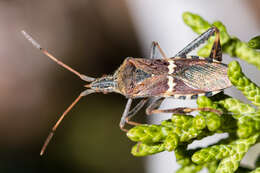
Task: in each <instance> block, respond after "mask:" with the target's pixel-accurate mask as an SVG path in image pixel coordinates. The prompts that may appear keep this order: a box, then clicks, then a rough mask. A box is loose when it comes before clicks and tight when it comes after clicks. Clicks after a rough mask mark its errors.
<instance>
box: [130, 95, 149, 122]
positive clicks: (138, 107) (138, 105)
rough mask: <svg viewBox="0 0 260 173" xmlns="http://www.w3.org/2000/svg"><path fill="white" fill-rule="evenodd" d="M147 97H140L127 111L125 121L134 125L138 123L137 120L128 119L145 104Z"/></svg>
mask: <svg viewBox="0 0 260 173" xmlns="http://www.w3.org/2000/svg"><path fill="white" fill-rule="evenodd" d="M148 99H149V98H145V99H142V100H141V101H140V102H139V103H138V104H137V105H136V106H135V107H134V108H133V109H132V110H131V111H129V113H128V115H127V117H126V119H125V120H126V123H128V124H131V125H134V126H136V125H140V124H139V123H137V122H134V121H130V119H131V118H133V117H134V116H135V115H136V113H137V112H138V111H139V110H140V109H141V108H142V107H143V106H144V105H145V103H146V102H147V101H148Z"/></svg>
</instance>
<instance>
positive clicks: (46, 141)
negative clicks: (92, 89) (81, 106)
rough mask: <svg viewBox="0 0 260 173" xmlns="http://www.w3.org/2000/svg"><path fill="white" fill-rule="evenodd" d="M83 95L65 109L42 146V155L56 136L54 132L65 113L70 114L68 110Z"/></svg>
mask: <svg viewBox="0 0 260 173" xmlns="http://www.w3.org/2000/svg"><path fill="white" fill-rule="evenodd" d="M81 97H82V95H81V94H80V95H79V96H78V97H77V98H76V99H75V100H74V101H73V102H72V104H71V105H70V106H69V107H68V108H67V109H66V110H65V111H64V113H63V114H62V115H61V116H60V118H59V120H58V121H57V122H56V124H55V125H54V126H53V127H52V130H51V132H50V133H49V135H48V137H47V138H46V140H45V142H44V144H43V146H42V149H41V152H40V155H41V156H42V155H43V154H44V151H45V150H46V148H47V146H48V144H49V143H50V141H51V139H52V137H53V136H54V133H55V131H56V129H57V128H58V126H59V124H60V123H61V121H62V120H63V118H64V117H65V115H67V114H68V112H69V111H70V110H71V108H73V106H75V105H76V104H77V103H78V101H79V100H80V99H81Z"/></svg>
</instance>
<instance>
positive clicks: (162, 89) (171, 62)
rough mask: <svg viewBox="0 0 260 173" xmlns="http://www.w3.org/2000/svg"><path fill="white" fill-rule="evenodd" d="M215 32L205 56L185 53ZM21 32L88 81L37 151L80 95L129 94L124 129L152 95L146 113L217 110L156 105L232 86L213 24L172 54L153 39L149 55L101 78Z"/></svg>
mask: <svg viewBox="0 0 260 173" xmlns="http://www.w3.org/2000/svg"><path fill="white" fill-rule="evenodd" d="M214 33H215V35H216V36H215V41H214V44H213V47H212V50H211V53H210V56H209V57H208V58H203V57H198V56H187V54H188V53H189V52H191V51H192V50H194V49H195V48H197V47H198V46H199V45H201V44H202V43H204V42H205V41H206V40H208V39H209V38H210V36H212V35H213V34H214ZM22 34H23V35H24V36H25V38H26V39H27V40H29V41H30V42H31V43H32V44H33V45H34V46H35V47H36V48H37V49H39V50H41V51H42V53H43V54H45V55H47V57H49V58H50V59H51V60H53V61H55V62H56V63H57V64H59V65H61V66H62V67H64V68H66V69H67V70H69V71H71V72H72V73H74V74H75V75H77V76H79V77H80V78H81V79H82V80H84V81H86V82H89V84H87V85H85V87H86V88H87V89H86V90H85V91H83V92H82V93H80V95H79V96H78V97H77V98H76V99H75V100H74V101H73V103H72V104H71V105H70V106H69V107H68V108H67V109H66V110H65V112H64V113H63V114H62V115H61V117H60V118H59V120H58V121H57V122H56V124H55V125H54V126H53V128H52V130H51V132H50V134H49V136H48V137H47V139H46V140H45V143H44V145H43V147H42V149H41V153H40V155H42V154H43V153H44V151H45V149H46V147H47V145H48V143H49V142H50V140H51V138H52V137H53V135H54V132H55V131H56V129H57V127H58V126H59V124H60V123H61V121H62V120H63V118H64V117H65V115H67V113H68V112H69V111H70V110H71V109H72V107H73V106H74V105H75V104H76V103H77V102H78V101H79V100H80V99H81V97H83V96H87V95H89V94H91V93H96V92H103V93H108V92H116V93H120V94H122V95H124V96H125V97H126V98H128V101H127V104H126V106H125V110H124V112H123V115H122V118H121V121H120V124H119V125H120V128H121V129H122V130H124V131H127V129H125V128H124V125H125V123H128V124H130V125H138V123H136V122H133V121H130V119H131V118H132V117H133V116H134V115H135V114H136V113H137V112H138V111H139V110H140V109H141V108H142V107H143V106H144V105H145V104H146V103H147V102H148V100H149V99H151V98H153V100H152V102H150V103H149V105H148V107H147V109H146V114H147V115H150V114H153V113H189V112H192V111H196V110H202V111H212V112H216V113H218V114H220V112H219V111H217V110H215V109H211V108H186V107H181V108H174V109H166V110H160V109H158V107H159V106H160V104H161V103H162V101H163V100H164V99H165V98H166V97H173V98H177V99H196V98H197V97H198V96H202V95H205V96H212V95H214V94H216V93H218V92H220V91H222V90H223V89H225V88H228V87H230V86H231V83H230V81H229V79H228V76H227V65H225V64H223V63H221V61H222V51H221V45H220V37H219V31H218V29H217V28H216V27H212V28H210V29H208V30H207V31H206V32H204V33H203V34H201V35H200V36H199V37H198V38H196V39H195V40H193V41H192V42H191V43H190V44H188V45H187V46H186V47H185V48H184V49H182V50H181V51H180V52H179V53H177V54H176V55H175V56H174V57H171V58H168V57H167V56H166V54H165V53H164V52H163V50H162V49H161V47H160V46H159V44H158V43H157V42H153V43H152V47H151V54H150V59H144V58H132V57H128V58H126V59H125V60H124V62H123V64H122V65H121V66H120V67H119V68H118V69H117V71H116V72H115V73H114V74H113V75H109V76H105V77H101V78H93V77H89V76H86V75H83V74H80V73H79V72H77V71H76V70H74V69H72V68H71V67H69V66H67V65H66V64H64V63H63V62H61V61H59V60H58V59H56V58H55V57H54V56H53V55H51V54H50V53H49V52H47V51H46V50H45V49H43V48H42V47H41V46H40V45H39V44H38V43H37V42H36V41H35V40H34V39H33V38H32V37H31V36H30V35H28V34H27V33H26V32H25V31H22ZM156 54H159V55H160V56H161V57H162V58H161V59H156V57H155V55H156ZM137 98H141V101H139V103H138V104H137V105H136V106H135V107H134V108H133V109H131V110H130V107H131V104H132V101H133V99H137Z"/></svg>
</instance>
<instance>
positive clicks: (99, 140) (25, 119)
mask: <svg viewBox="0 0 260 173" xmlns="http://www.w3.org/2000/svg"><path fill="white" fill-rule="evenodd" d="M0 23H1V24H0V38H1V39H0V40H1V41H0V44H1V46H0V57H1V63H0V92H1V94H0V95H1V97H0V112H1V113H0V115H1V116H0V128H1V130H0V135H1V138H0V140H1V142H0V150H1V151H0V172H18V171H19V172H27V173H29V172H57V171H59V172H113V173H115V172H125V173H127V172H129V173H130V172H143V169H144V168H143V165H142V158H134V157H133V156H132V155H131V154H130V150H131V144H132V143H131V142H130V141H129V140H128V139H127V138H126V136H125V133H124V132H122V131H121V130H120V129H119V127H118V124H119V121H120V117H121V114H122V112H123V109H124V106H125V103H126V99H125V98H124V97H123V96H120V95H118V94H108V95H102V94H92V95H90V96H87V97H86V98H83V99H82V100H81V101H80V103H79V104H78V105H77V106H76V107H75V108H74V109H73V110H72V111H71V112H70V113H69V115H68V117H66V118H65V120H64V121H63V123H62V125H61V126H60V128H58V130H57V133H56V135H55V136H54V138H53V141H51V143H50V145H49V147H48V148H47V152H46V153H45V155H44V156H43V157H40V156H39V152H40V149H41V146H42V144H43V142H44V140H45V138H46V136H47V135H48V133H49V130H50V128H51V126H52V125H54V123H55V122H56V121H57V119H58V117H59V116H60V114H61V113H62V112H63V111H64V110H65V109H66V108H67V106H68V105H69V104H70V103H71V102H72V101H73V100H74V99H75V98H76V97H77V96H78V94H79V93H80V92H81V91H83V90H84V88H83V85H84V84H85V83H84V82H83V81H81V80H79V79H78V78H77V76H75V75H73V74H72V73H70V72H68V71H66V70H64V69H63V68H61V67H59V66H58V65H56V64H55V63H53V62H52V61H50V60H49V59H48V58H46V57H45V56H44V55H42V54H41V53H40V51H38V50H37V49H35V48H34V47H32V45H31V44H30V43H29V42H27V41H26V40H25V39H24V38H23V36H22V35H21V33H20V31H21V30H26V31H27V32H28V33H30V34H31V35H32V36H33V37H34V38H35V39H36V40H37V41H38V42H39V43H40V44H41V45H42V46H43V47H44V48H46V49H47V50H48V51H49V52H51V53H52V54H53V55H55V56H56V57H58V58H59V59H60V60H62V61H63V62H65V63H67V64H68V65H70V66H71V67H72V68H74V69H76V70H78V71H79V72H81V73H83V74H87V75H89V76H93V77H99V76H102V75H103V74H109V73H113V72H114V71H115V70H116V68H117V67H119V65H120V64H121V63H122V61H123V60H124V59H125V58H126V57H127V56H133V57H139V56H141V52H140V49H139V43H138V42H137V38H136V34H135V32H134V29H133V26H132V22H131V18H130V16H129V13H128V9H127V6H126V4H125V1H123V0H110V1H105V0H97V1H95V0H89V1H88V0H77V1H70V0H55V1H52V0H45V1H39V0H34V1H33V0H27V1H24V0H19V1H18V0H10V1H4V0H2V1H0Z"/></svg>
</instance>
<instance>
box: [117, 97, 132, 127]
mask: <svg viewBox="0 0 260 173" xmlns="http://www.w3.org/2000/svg"><path fill="white" fill-rule="evenodd" d="M132 101H133V99H131V98H130V99H128V100H127V103H126V106H125V110H124V112H123V115H122V117H121V120H120V123H119V127H120V129H121V130H123V131H125V132H127V131H128V130H127V129H125V128H124V126H125V123H126V117H127V116H128V113H129V110H130V107H131V104H132Z"/></svg>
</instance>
